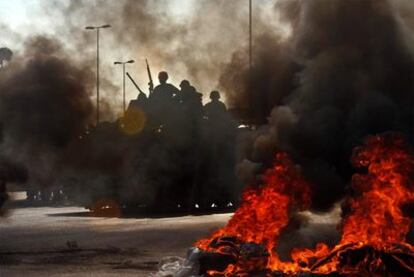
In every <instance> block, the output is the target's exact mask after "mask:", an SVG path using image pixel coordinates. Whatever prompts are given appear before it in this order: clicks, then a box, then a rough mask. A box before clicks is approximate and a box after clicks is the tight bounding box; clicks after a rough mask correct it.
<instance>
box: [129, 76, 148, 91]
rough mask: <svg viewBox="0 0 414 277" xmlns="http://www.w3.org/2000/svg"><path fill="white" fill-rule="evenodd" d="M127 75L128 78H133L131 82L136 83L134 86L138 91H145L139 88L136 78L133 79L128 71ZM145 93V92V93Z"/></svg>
mask: <svg viewBox="0 0 414 277" xmlns="http://www.w3.org/2000/svg"><path fill="white" fill-rule="evenodd" d="M126 75H127V76H128V78H129V79H130V80H131V82H132V83H133V84H134V86H135V87H136V88H137V89H138V91H139V92H140V93H144V92H143V91H142V90H141V89H140V88H139V86H138V85H137V83H135V81H134V79H132V77H131V75H129V73H128V72H127V73H126ZM144 94H145V93H144Z"/></svg>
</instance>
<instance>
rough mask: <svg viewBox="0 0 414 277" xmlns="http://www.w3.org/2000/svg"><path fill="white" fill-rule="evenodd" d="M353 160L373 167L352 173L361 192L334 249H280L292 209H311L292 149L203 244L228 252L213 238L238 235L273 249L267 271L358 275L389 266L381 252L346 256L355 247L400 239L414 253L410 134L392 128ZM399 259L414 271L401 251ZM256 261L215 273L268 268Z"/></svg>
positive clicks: (387, 246) (378, 246)
mask: <svg viewBox="0 0 414 277" xmlns="http://www.w3.org/2000/svg"><path fill="white" fill-rule="evenodd" d="M352 163H353V164H354V166H355V167H357V168H363V169H366V173H365V174H355V175H354V176H353V177H352V188H353V191H354V194H353V197H350V198H349V199H348V200H347V203H348V204H349V208H350V209H349V213H348V214H347V215H346V217H345V218H344V219H343V221H342V225H341V226H342V238H341V241H340V243H339V244H338V245H336V246H335V247H334V248H333V249H330V248H329V247H328V246H327V245H325V244H323V243H320V244H318V245H317V246H316V249H313V250H312V249H293V250H292V252H291V258H292V262H282V261H280V260H279V258H278V255H277V253H275V251H274V249H275V247H276V246H277V242H278V237H279V235H280V234H281V232H282V231H283V229H284V227H286V225H287V224H288V223H289V214H290V212H291V211H292V210H293V209H304V208H307V207H308V206H309V204H310V195H311V194H310V187H309V185H308V184H307V183H306V182H305V180H304V179H303V178H302V177H301V175H300V171H299V170H298V168H297V167H296V166H295V165H294V164H293V162H292V161H291V160H290V159H289V157H288V156H287V155H286V154H284V153H279V154H277V155H276V161H275V164H274V166H273V168H271V169H269V170H267V171H266V173H265V174H264V177H263V179H262V181H263V184H264V185H263V186H262V187H259V188H258V189H252V188H249V189H247V190H246V192H245V193H244V196H243V202H242V204H241V206H240V208H239V209H238V210H237V211H236V212H235V214H234V215H233V217H232V218H231V220H230V221H229V222H228V224H227V225H226V226H225V227H223V228H222V229H219V230H218V231H216V232H215V233H213V235H212V236H211V237H210V238H207V239H203V240H201V241H199V242H197V244H196V245H197V246H198V247H199V248H201V249H203V250H206V251H210V252H219V253H225V251H226V248H225V247H224V248H220V247H218V248H217V247H212V242H214V240H217V239H219V238H222V237H233V238H236V239H237V240H239V241H241V242H243V243H256V244H260V245H263V246H264V247H265V248H266V250H267V252H268V253H269V255H270V256H269V258H268V259H267V264H266V265H265V269H267V270H270V271H277V272H283V273H287V274H295V273H298V272H313V273H319V274H329V273H333V272H339V273H342V274H343V273H345V274H353V273H357V272H360V271H362V270H366V269H367V268H368V271H371V270H372V272H375V271H376V270H377V269H379V268H381V269H382V270H384V269H383V268H384V267H385V266H384V265H383V264H382V260H381V258H380V257H379V255H377V254H366V255H365V256H366V257H365V258H363V259H362V260H361V261H360V262H359V263H356V264H353V265H352V266H349V265H347V264H343V263H344V258H343V257H344V256H343V255H344V253H346V252H347V251H348V252H349V251H361V252H362V253H365V252H363V251H366V253H368V252H369V251H371V249H372V251H378V253H380V252H381V253H391V252H392V253H394V252H393V251H395V249H396V246H395V245H396V244H398V245H400V248H399V249H401V248H404V249H408V250H409V251H412V253H414V247H413V246H411V245H410V244H408V243H406V235H407V233H408V231H409V227H410V223H411V220H410V218H409V217H408V216H407V215H405V214H404V212H403V207H404V206H405V205H408V204H412V203H413V202H414V190H413V182H412V177H413V173H414V157H413V155H412V153H411V151H410V149H409V148H408V146H407V145H406V144H405V142H404V140H403V139H402V137H400V136H398V135H396V134H387V135H383V136H370V137H368V138H367V139H366V140H365V142H364V145H363V146H362V147H358V148H356V149H354V152H353V156H352ZM367 249H368V250H367ZM372 251H371V252H369V253H372ZM398 251H400V250H398ZM393 257H394V258H395V259H396V260H397V261H399V262H401V263H402V264H403V265H404V266H405V267H406V268H408V269H410V270H414V268H412V267H410V266H409V265H407V264H406V263H404V262H403V261H401V260H400V259H399V258H398V257H395V256H393ZM345 260H346V259H345ZM254 263H255V261H253V264H251V263H250V264H249V263H246V262H241V261H236V263H235V264H231V265H229V266H228V267H227V268H226V270H225V271H224V272H221V273H218V272H209V274H211V275H214V274H219V275H221V276H248V272H251V271H252V270H255V269H257V268H258V267H260V265H258V264H254ZM246 272H247V273H246ZM370 276H380V275H376V274H370Z"/></svg>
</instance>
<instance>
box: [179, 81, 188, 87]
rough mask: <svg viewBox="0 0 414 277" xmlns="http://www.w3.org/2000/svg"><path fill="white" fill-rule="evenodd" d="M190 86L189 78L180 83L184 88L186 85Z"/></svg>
mask: <svg viewBox="0 0 414 277" xmlns="http://www.w3.org/2000/svg"><path fill="white" fill-rule="evenodd" d="M189 86H190V82H189V81H187V80H182V81H181V83H180V88H184V87H187V88H188V87H189Z"/></svg>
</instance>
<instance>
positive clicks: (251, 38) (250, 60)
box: [249, 0, 253, 70]
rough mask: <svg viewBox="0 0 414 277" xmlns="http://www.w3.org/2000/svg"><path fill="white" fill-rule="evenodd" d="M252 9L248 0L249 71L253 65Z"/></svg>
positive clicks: (250, 1) (250, 0)
mask: <svg viewBox="0 0 414 277" xmlns="http://www.w3.org/2000/svg"><path fill="white" fill-rule="evenodd" d="M252 13H253V9H252V0H249V69H250V70H252V64H253V58H252V54H253V18H252V16H253V14H252Z"/></svg>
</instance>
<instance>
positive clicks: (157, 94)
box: [148, 71, 179, 128]
mask: <svg viewBox="0 0 414 277" xmlns="http://www.w3.org/2000/svg"><path fill="white" fill-rule="evenodd" d="M158 80H159V82H160V84H159V85H158V86H156V87H155V88H154V91H153V93H152V94H150V97H149V99H148V102H149V103H148V104H149V114H150V117H151V118H152V120H153V124H154V127H155V128H158V127H159V126H162V125H166V124H168V123H169V119H170V116H171V114H172V112H173V110H174V105H175V104H176V103H175V102H176V101H175V100H174V96H176V95H177V94H178V93H179V90H178V89H177V88H176V87H175V86H174V85H172V84H169V83H167V80H168V73H167V72H165V71H161V72H160V73H159V74H158Z"/></svg>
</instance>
